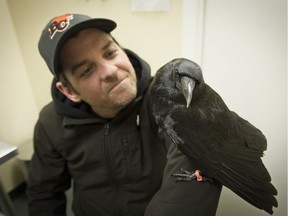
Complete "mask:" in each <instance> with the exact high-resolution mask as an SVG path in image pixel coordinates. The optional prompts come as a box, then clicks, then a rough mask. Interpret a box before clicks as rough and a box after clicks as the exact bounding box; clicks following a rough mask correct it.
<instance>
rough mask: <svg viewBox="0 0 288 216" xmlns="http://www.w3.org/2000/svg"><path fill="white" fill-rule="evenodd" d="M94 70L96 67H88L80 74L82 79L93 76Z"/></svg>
mask: <svg viewBox="0 0 288 216" xmlns="http://www.w3.org/2000/svg"><path fill="white" fill-rule="evenodd" d="M94 69H95V67H94V66H91V67H87V68H86V69H85V70H84V71H83V72H82V73H81V74H80V77H86V76H89V75H90V74H92V72H93V71H94Z"/></svg>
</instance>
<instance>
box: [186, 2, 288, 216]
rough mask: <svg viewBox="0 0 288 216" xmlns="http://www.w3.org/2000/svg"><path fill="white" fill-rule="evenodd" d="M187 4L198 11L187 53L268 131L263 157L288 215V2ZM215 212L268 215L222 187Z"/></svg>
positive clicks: (234, 105) (279, 214)
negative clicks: (287, 17) (287, 16)
mask: <svg viewBox="0 0 288 216" xmlns="http://www.w3.org/2000/svg"><path fill="white" fill-rule="evenodd" d="M189 6H194V7H189ZM183 7H184V12H183V14H184V17H189V16H190V17H191V13H193V12H194V14H195V16H192V17H191V21H190V22H189V21H186V22H187V24H186V26H185V27H184V32H186V33H187V34H188V35H187V34H186V35H184V40H187V38H189V37H190V38H191V41H189V43H187V44H188V46H183V55H184V56H187V57H191V58H193V59H196V60H195V61H197V62H198V63H199V64H200V65H201V66H202V70H203V74H204V78H205V80H206V83H208V84H209V85H210V86H211V87H212V88H214V90H216V91H217V92H218V93H219V94H220V95H221V96H222V98H223V99H224V101H226V103H227V105H228V106H229V107H230V109H231V110H234V111H236V112H237V113H238V114H239V115H241V116H242V117H244V118H246V119H247V120H249V121H250V122H251V123H252V124H254V125H255V126H256V127H258V128H259V129H261V130H262V132H263V133H264V134H265V135H266V138H267V140H268V149H267V151H266V152H265V156H264V158H263V161H264V164H265V165H266V167H267V168H268V170H269V172H270V174H271V176H272V182H273V184H274V185H275V186H276V188H277V189H278V192H279V195H278V196H277V199H278V201H279V207H278V208H277V209H275V212H274V215H276V216H284V215H287V19H286V14H287V1H285V0H273V1H271V0H241V1H239V0H218V1H212V0H206V1H204V0H184V4H183ZM195 7H196V8H195ZM195 11H197V13H196V12H195ZM189 28H192V29H193V30H194V32H192V33H191V30H190V31H189V30H187V29H189ZM199 35H200V36H199ZM201 36H202V37H201ZM217 215H219V216H228V215H229V216H230V215H233V216H238V215H239V216H240V215H241V216H242V215H249V216H250V215H251V216H252V215H253V216H260V215H261V216H262V215H268V214H266V213H265V212H263V211H260V210H258V209H256V208H254V207H252V206H251V205H250V204H247V203H246V202H245V201H243V200H242V199H240V198H239V197H237V196H236V195H235V194H234V193H232V192H231V191H230V190H228V189H226V188H224V190H223V193H222V196H221V201H220V204H219V208H218V212H217Z"/></svg>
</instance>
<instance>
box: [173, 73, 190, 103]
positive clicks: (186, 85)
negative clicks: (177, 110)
mask: <svg viewBox="0 0 288 216" xmlns="http://www.w3.org/2000/svg"><path fill="white" fill-rule="evenodd" d="M176 86H177V88H178V89H179V90H180V91H181V92H182V94H183V95H184V97H185V100H186V103H187V104H186V106H187V108H188V107H189V106H190V104H191V101H192V95H193V90H194V87H195V80H194V79H191V78H189V77H187V76H183V77H182V78H181V80H180V82H178V83H177V85H176Z"/></svg>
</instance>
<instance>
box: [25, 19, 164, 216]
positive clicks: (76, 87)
mask: <svg viewBox="0 0 288 216" xmlns="http://www.w3.org/2000/svg"><path fill="white" fill-rule="evenodd" d="M115 28H116V23H115V22H114V21H112V20H108V19H92V18H90V17H88V16H85V15H80V14H66V15H63V16H59V17H56V18H54V19H52V20H51V21H50V22H49V23H48V24H47V26H46V27H45V28H44V30H43V32H42V35H41V38H40V41H39V51H40V54H41V55H42V57H43V59H44V60H45V62H46V63H47V65H48V67H49V69H50V71H51V72H52V74H53V75H54V77H55V79H54V81H53V83H52V97H53V102H51V103H49V104H48V105H47V106H45V107H44V108H43V109H42V111H41V113H40V116H39V120H38V122H37V124H36V126H35V133H34V148H35V153H34V155H33V158H32V161H31V167H30V179H29V183H28V190H27V193H28V196H29V213H30V215H31V216H34V215H35V216H45V215H47V216H48V215H49V216H60V215H61V216H63V215H66V198H65V191H66V190H67V189H69V188H70V187H71V182H73V189H74V191H73V211H74V213H75V215H76V216H86V215H87V216H96V215H99V216H106V215H107V216H108V215H109V216H110V215H117V216H121V215H125V216H140V215H143V214H144V212H145V208H146V206H147V205H148V203H149V201H150V200H151V199H152V197H153V195H154V194H155V193H156V191H157V190H158V189H159V188H160V186H161V181H162V175H163V170H164V167H165V163H166V149H165V144H164V141H162V140H160V139H159V138H158V133H157V127H156V125H155V123H154V121H153V119H152V116H151V111H150V110H149V107H148V103H147V98H148V97H149V95H147V94H145V91H146V90H147V88H148V86H149V83H150V80H151V74H150V67H149V65H148V64H147V63H146V62H145V61H144V60H142V59H141V58H140V57H138V56H137V55H136V54H135V53H133V52H132V51H130V50H127V49H122V48H121V47H120V46H119V44H118V43H117V42H116V41H115V39H114V38H113V37H112V36H111V34H110V32H111V31H112V30H114V29H115ZM72 180H73V181H72Z"/></svg>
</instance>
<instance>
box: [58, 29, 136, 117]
mask: <svg viewBox="0 0 288 216" xmlns="http://www.w3.org/2000/svg"><path fill="white" fill-rule="evenodd" d="M60 63H61V65H62V69H63V73H65V75H66V77H67V79H68V80H69V82H70V84H71V85H72V86H73V89H74V91H73V90H72V91H71V89H70V92H69V93H67V89H66V90H65V89H64V90H63V88H65V87H63V86H61V83H60V84H59V83H58V86H57V87H58V88H59V85H60V88H59V89H60V90H61V91H62V92H63V93H64V94H65V95H66V96H68V97H69V98H70V99H72V100H73V101H75V102H78V101H81V100H83V101H85V102H86V103H88V104H89V105H90V106H91V107H92V109H93V111H94V112H95V113H97V114H98V115H100V116H101V117H103V118H113V117H114V116H115V115H116V114H117V113H118V112H119V111H120V110H121V109H123V108H124V107H125V106H126V105H128V104H129V103H130V102H131V101H132V100H133V99H134V98H135V97H136V93H137V79H136V74H135V70H134V68H133V66H132V64H131V62H130V61H129V59H128V57H127V55H126V53H125V52H124V51H123V50H122V49H121V48H120V47H119V46H118V45H117V44H116V43H115V42H114V41H113V39H112V38H111V36H110V35H109V34H107V33H104V32H102V31H100V30H97V29H95V28H88V29H85V30H82V31H80V32H79V33H78V34H77V35H76V36H75V37H73V38H71V39H70V40H68V41H67V42H66V43H65V45H64V46H63V48H62V50H61V53H60ZM65 92H66V93H65Z"/></svg>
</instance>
